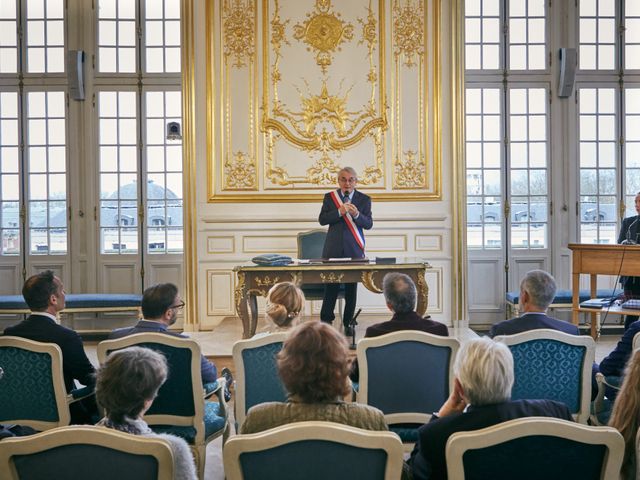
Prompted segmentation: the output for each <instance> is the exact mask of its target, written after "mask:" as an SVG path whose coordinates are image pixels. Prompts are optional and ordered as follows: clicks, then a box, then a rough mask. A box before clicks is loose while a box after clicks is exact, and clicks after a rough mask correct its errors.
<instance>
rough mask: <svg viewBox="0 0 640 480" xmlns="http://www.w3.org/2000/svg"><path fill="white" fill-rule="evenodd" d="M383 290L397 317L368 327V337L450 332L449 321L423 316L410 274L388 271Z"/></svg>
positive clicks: (356, 375) (355, 367)
mask: <svg viewBox="0 0 640 480" xmlns="http://www.w3.org/2000/svg"><path fill="white" fill-rule="evenodd" d="M382 292H383V293H384V299H385V302H387V308H388V309H389V310H391V311H392V312H393V317H391V320H387V321H386V322H381V323H376V324H375V325H371V326H370V327H368V328H367V330H366V331H365V334H364V336H365V337H379V336H381V335H385V334H387V333H392V332H398V331H400V330H419V331H421V332H426V333H432V334H434V335H440V336H442V337H447V336H448V335H449V329H447V326H446V325H445V324H443V323H440V322H436V321H434V320H431V318H430V317H429V315H427V316H426V317H424V318H423V317H421V316H420V315H419V314H418V313H416V311H415V308H416V301H417V298H418V294H417V291H416V285H415V283H413V280H411V277H409V276H408V275H405V274H404V273H396V272H393V273H387V274H386V275H385V276H384V279H383V280H382ZM359 377H360V373H359V371H358V362H357V361H354V363H353V372H352V373H351V380H353V381H354V382H357V381H358V380H359Z"/></svg>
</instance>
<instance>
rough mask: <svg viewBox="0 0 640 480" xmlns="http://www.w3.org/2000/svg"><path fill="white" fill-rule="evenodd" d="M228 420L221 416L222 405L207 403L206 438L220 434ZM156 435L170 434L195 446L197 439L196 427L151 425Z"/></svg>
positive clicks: (205, 406)
mask: <svg viewBox="0 0 640 480" xmlns="http://www.w3.org/2000/svg"><path fill="white" fill-rule="evenodd" d="M225 423H226V419H225V418H224V417H223V416H221V415H220V404H219V403H217V402H205V404H204V438H205V439H207V438H209V437H210V436H211V435H213V434H215V433H218V432H219V431H220V430H223V429H224V427H225ZM149 426H150V427H151V430H153V431H154V432H155V433H170V434H172V435H175V436H177V437H180V438H184V440H185V441H186V442H187V443H188V444H190V445H193V443H194V442H195V439H196V429H195V428H194V427H180V426H177V425H149Z"/></svg>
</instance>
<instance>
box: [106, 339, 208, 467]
mask: <svg viewBox="0 0 640 480" xmlns="http://www.w3.org/2000/svg"><path fill="white" fill-rule="evenodd" d="M167 372H168V367H167V361H166V360H165V358H164V356H163V355H162V354H161V353H158V352H155V351H153V350H151V349H149V348H141V347H129V348H125V349H123V350H117V351H115V352H112V353H111V354H110V355H109V356H108V357H107V361H106V362H105V363H104V365H103V366H102V367H100V369H99V370H98V378H97V383H96V398H97V400H98V403H99V404H100V406H102V408H104V411H105V416H104V418H103V419H102V420H100V421H99V422H98V424H97V425H99V426H102V427H107V428H113V429H114V430H119V431H121V432H126V433H131V434H133V435H143V436H145V437H152V438H160V439H163V440H166V441H167V442H168V443H169V444H170V446H171V451H172V453H173V460H174V466H175V468H174V472H175V473H174V480H195V479H196V478H197V475H196V467H195V464H194V460H193V456H192V455H191V449H190V448H189V445H187V442H185V441H184V440H183V439H182V438H180V437H176V436H174V435H170V434H155V433H153V431H152V430H151V429H150V428H149V425H147V423H146V422H145V421H144V420H143V419H142V416H143V415H144V414H145V412H146V411H147V410H149V407H151V404H152V403H153V400H154V399H155V398H156V395H157V394H158V390H159V389H160V387H161V386H162V384H163V383H164V382H165V380H166V379H167Z"/></svg>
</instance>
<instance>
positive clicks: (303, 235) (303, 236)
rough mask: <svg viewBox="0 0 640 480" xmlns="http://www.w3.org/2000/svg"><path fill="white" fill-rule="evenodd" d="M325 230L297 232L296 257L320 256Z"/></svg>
mask: <svg viewBox="0 0 640 480" xmlns="http://www.w3.org/2000/svg"><path fill="white" fill-rule="evenodd" d="M326 238H327V231H326V230H321V229H316V230H310V231H308V232H300V233H298V258H306V259H310V258H322V249H323V248H324V240H325V239H326Z"/></svg>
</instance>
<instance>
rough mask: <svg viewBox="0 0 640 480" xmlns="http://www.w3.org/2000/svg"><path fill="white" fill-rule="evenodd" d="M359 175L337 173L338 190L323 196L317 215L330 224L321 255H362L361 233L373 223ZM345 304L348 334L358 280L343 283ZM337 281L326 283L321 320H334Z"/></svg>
mask: <svg viewBox="0 0 640 480" xmlns="http://www.w3.org/2000/svg"><path fill="white" fill-rule="evenodd" d="M357 183H358V175H357V173H356V171H355V170H354V169H353V168H351V167H344V168H343V169H342V170H340V172H338V186H339V188H338V189H337V190H334V191H331V192H329V193H327V194H325V196H324V200H323V201H322V209H321V210H320V215H319V216H318V222H320V225H329V231H328V232H327V238H326V239H325V242H324V249H323V251H322V256H323V257H324V258H346V257H349V258H364V232H363V230H369V229H370V228H371V227H372V226H373V218H372V217H371V198H370V197H369V196H368V195H365V194H364V193H361V192H358V191H357V190H356V189H355V188H356V184H357ZM344 288H345V292H344V293H345V305H344V315H343V316H342V322H343V323H344V332H345V335H347V336H351V335H352V334H353V332H352V330H351V326H350V323H351V319H352V317H353V312H354V311H355V309H356V299H357V288H358V284H357V283H346V284H345V285H344ZM339 290H340V284H338V283H328V284H326V286H325V292H324V300H323V301H322V309H321V310H320V320H322V321H323V322H327V323H332V322H333V320H334V319H335V314H334V310H335V306H336V300H337V298H338V292H339Z"/></svg>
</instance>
